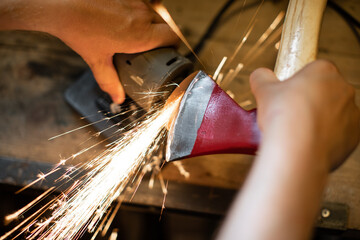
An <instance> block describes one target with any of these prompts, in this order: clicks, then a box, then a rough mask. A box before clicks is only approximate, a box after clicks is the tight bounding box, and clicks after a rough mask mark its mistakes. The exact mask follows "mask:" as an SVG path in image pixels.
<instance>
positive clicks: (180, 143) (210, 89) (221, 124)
mask: <svg viewBox="0 0 360 240" xmlns="http://www.w3.org/2000/svg"><path fill="white" fill-rule="evenodd" d="M181 96H182V99H181V101H180V104H179V107H178V110H177V113H176V114H175V116H174V118H173V119H172V121H171V123H170V125H169V126H168V129H169V133H168V139H167V144H166V161H173V160H178V159H183V158H188V157H195V156H200V155H207V154H218V153H244V154H254V153H255V152H256V150H257V147H258V143H259V140H260V131H259V129H258V127H257V124H256V110H251V111H246V110H244V109H242V108H241V107H240V106H239V105H238V104H237V103H236V102H235V101H233V99H231V97H230V96H228V95H227V94H226V93H225V92H224V91H223V90H222V89H221V88H220V87H219V86H218V85H217V84H216V83H215V81H214V80H213V79H211V77H210V76H208V75H207V74H206V73H204V72H202V71H199V72H198V73H193V74H191V75H190V76H189V77H187V78H186V79H185V80H184V81H183V82H182V83H181V84H180V85H179V87H178V88H177V89H176V90H175V91H174V92H173V93H172V94H171V96H170V97H169V99H168V101H170V102H171V101H173V100H174V99H176V98H178V97H181Z"/></svg>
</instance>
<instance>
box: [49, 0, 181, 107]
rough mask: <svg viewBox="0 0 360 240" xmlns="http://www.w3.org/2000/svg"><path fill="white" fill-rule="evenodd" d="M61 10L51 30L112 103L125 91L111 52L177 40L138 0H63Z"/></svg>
mask: <svg viewBox="0 0 360 240" xmlns="http://www.w3.org/2000/svg"><path fill="white" fill-rule="evenodd" d="M64 9H66V12H65V14H64V16H63V18H61V21H64V22H63V23H61V24H60V25H59V27H57V28H56V29H54V30H52V31H51V32H52V33H53V34H54V35H55V36H57V37H59V38H60V39H61V40H62V41H64V42H65V43H66V44H67V45H68V46H69V47H71V48H72V49H73V50H74V51H76V52H77V53H78V54H79V55H80V56H81V57H82V58H83V59H84V60H85V61H86V62H87V63H88V65H89V66H90V68H91V70H92V72H93V74H94V76H95V78H96V80H97V82H98V84H99V86H100V88H101V89H102V90H103V91H105V92H107V93H109V95H110V96H111V98H112V99H113V101H114V102H116V103H122V102H123V101H124V99H125V92H124V89H123V87H122V85H121V83H120V81H119V78H118V75H117V73H116V70H115V68H114V66H113V55H114V54H115V53H135V52H142V51H146V50H150V49H153V48H156V47H160V46H165V45H173V44H175V43H176V42H177V37H176V35H175V34H174V33H173V32H172V30H171V29H170V28H169V27H168V25H167V24H166V23H164V22H163V20H162V18H161V17H160V16H159V15H157V14H156V13H155V12H154V11H153V10H152V8H151V6H150V5H149V4H147V3H146V2H145V1H142V0H117V1H103V0H77V1H65V8H64Z"/></svg>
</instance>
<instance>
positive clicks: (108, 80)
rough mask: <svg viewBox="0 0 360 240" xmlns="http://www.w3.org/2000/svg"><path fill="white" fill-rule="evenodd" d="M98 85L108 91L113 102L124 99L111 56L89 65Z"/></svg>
mask: <svg viewBox="0 0 360 240" xmlns="http://www.w3.org/2000/svg"><path fill="white" fill-rule="evenodd" d="M90 68H91V71H92V72H93V74H94V77H95V79H96V82H97V83H98V85H99V87H100V88H101V89H102V90H103V91H104V92H106V93H108V94H109V95H110V97H111V99H112V100H113V102H114V103H117V104H120V103H123V102H124V100H125V91H124V88H123V86H122V85H121V83H120V80H119V76H118V74H117V72H116V70H115V67H114V65H113V63H112V56H111V57H109V58H108V59H107V60H106V61H105V62H104V63H96V64H92V65H90Z"/></svg>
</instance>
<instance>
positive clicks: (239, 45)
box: [228, 0, 264, 64]
mask: <svg viewBox="0 0 360 240" xmlns="http://www.w3.org/2000/svg"><path fill="white" fill-rule="evenodd" d="M263 3H264V0H263V1H261V3H260V4H259V6H258V7H257V9H256V11H255V13H254V15H253V16H252V18H251V20H250V22H249V24H248V26H247V28H246V31H245V32H246V33H245V36H244V37H243V38H242V40H241V42H240V43H239V44H238V46H237V48H236V49H235V52H234V54H233V55H232V56H231V57H230V60H229V62H228V64H230V63H232V62H233V61H234V59H235V57H236V55H237V54H238V53H239V51H240V49H241V48H242V46H243V45H244V44H245V42H246V40H247V39H248V37H249V35H250V33H251V32H252V30H253V28H254V26H255V20H256V16H257V15H258V13H259V10H260V8H261V6H262V5H263Z"/></svg>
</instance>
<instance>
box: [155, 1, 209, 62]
mask: <svg viewBox="0 0 360 240" xmlns="http://www.w3.org/2000/svg"><path fill="white" fill-rule="evenodd" d="M153 8H154V10H155V12H157V14H159V15H160V16H161V17H162V19H164V21H165V22H166V23H167V24H168V25H169V27H170V28H171V29H172V30H173V31H174V32H175V34H176V35H177V36H178V37H179V38H180V40H181V41H182V42H183V43H184V44H185V45H186V47H187V48H188V49H189V50H190V51H191V52H192V53H193V54H194V56H195V57H196V59H197V60H198V61H199V63H200V64H201V65H202V66H203V67H204V68H205V66H204V64H203V62H202V61H201V60H200V58H199V57H198V56H197V54H196V53H195V52H194V50H193V48H192V47H191V45H190V43H189V42H188V41H187V40H186V38H185V36H184V34H182V32H181V30H180V28H179V27H178V26H177V24H176V23H175V21H174V19H173V18H172V17H171V15H170V13H169V11H168V10H167V9H166V8H165V6H164V5H163V4H162V3H160V2H157V3H154V4H153Z"/></svg>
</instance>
